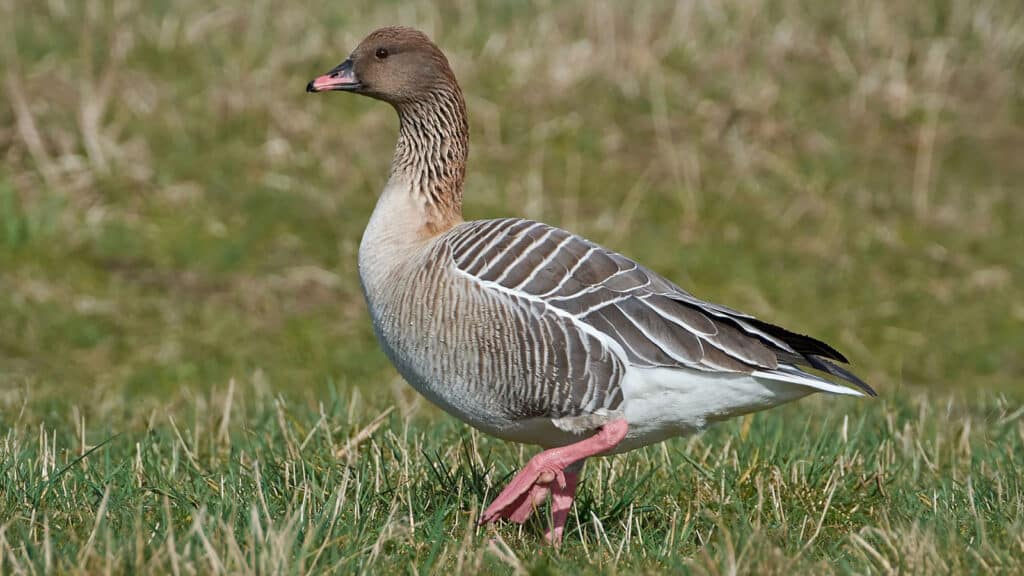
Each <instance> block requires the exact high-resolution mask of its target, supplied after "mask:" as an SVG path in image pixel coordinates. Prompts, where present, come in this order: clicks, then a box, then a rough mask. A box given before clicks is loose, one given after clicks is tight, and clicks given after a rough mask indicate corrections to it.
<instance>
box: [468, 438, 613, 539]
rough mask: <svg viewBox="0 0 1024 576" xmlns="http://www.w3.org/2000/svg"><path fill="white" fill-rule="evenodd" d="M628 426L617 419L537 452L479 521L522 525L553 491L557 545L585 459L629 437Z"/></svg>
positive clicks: (551, 535)
mask: <svg viewBox="0 0 1024 576" xmlns="http://www.w3.org/2000/svg"><path fill="white" fill-rule="evenodd" d="M628 429H629V425H628V424H627V423H626V421H625V420H615V421H613V422H609V423H608V424H605V425H604V426H602V427H601V429H600V430H599V431H598V432H597V434H595V435H593V436H591V437H590V438H587V439H585V440H581V441H579V442H576V443H575V444H570V445H568V446H562V447H560V448H551V449H550V450H545V451H543V452H541V453H540V454H537V455H536V456H534V457H533V458H531V459H530V461H529V462H528V463H527V464H526V466H525V467H523V469H522V470H520V471H519V473H518V474H516V475H515V477H514V478H512V481H511V482H509V484H508V486H506V487H505V489H504V490H502V491H501V494H499V495H498V497H497V498H495V499H494V501H493V502H491V505H490V506H488V507H487V510H485V511H484V513H483V516H481V517H480V524H487V523H489V522H494V521H495V520H498V519H499V518H505V519H508V520H512V521H513V522H517V523H519V524H522V523H523V522H525V521H526V519H527V518H528V517H529V516H530V513H531V512H533V509H534V508H535V507H537V506H538V505H540V504H542V503H543V502H544V500H545V499H546V498H547V496H548V494H551V495H552V507H551V512H552V528H551V530H549V531H548V534H547V538H548V540H549V541H550V542H551V543H553V544H557V543H558V542H559V541H560V540H561V537H562V532H563V530H564V529H565V521H566V520H567V519H568V517H569V508H570V507H572V501H573V498H574V497H575V495H576V484H577V482H578V481H579V472H580V470H581V469H582V467H583V461H584V460H586V459H587V458H589V457H591V456H594V455H597V454H601V453H603V452H607V451H609V450H611V449H612V448H614V447H615V446H617V445H618V444H619V442H621V441H622V439H623V438H625V437H626V432H627V431H628Z"/></svg>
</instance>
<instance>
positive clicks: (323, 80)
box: [306, 58, 362, 92]
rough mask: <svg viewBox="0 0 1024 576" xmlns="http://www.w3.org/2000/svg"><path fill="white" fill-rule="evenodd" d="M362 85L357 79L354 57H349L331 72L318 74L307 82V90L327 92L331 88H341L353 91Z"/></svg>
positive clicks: (345, 90)
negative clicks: (353, 64)
mask: <svg viewBox="0 0 1024 576" xmlns="http://www.w3.org/2000/svg"><path fill="white" fill-rule="evenodd" d="M361 87H362V85H361V84H360V83H359V80H357V79H356V74H355V71H353V70H352V59H351V58H348V59H346V60H345V61H344V62H342V63H341V64H338V65H337V66H335V67H334V68H333V69H331V71H330V72H328V73H327V74H324V75H323V76H317V77H316V78H314V79H313V80H312V81H311V82H310V83H309V84H306V92H327V91H330V90H341V91H344V92H351V91H353V90H358V89H359V88H361Z"/></svg>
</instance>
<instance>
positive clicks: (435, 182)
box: [391, 86, 469, 234]
mask: <svg viewBox="0 0 1024 576" xmlns="http://www.w3.org/2000/svg"><path fill="white" fill-rule="evenodd" d="M396 109H397V110H398V117H399V130H398V144H397V145H396V147H395V156H394V159H393V160H392V163H391V180H392V181H393V182H395V181H400V182H403V183H404V184H405V186H406V187H407V189H408V190H409V193H410V194H411V195H412V196H413V197H414V199H415V200H416V201H417V203H420V204H421V205H422V206H423V207H424V220H425V222H424V227H425V229H426V232H427V233H428V234H438V233H440V232H443V231H445V230H447V229H448V228H450V227H451V226H453V225H455V224H457V223H459V222H461V221H462V186H463V181H464V180H465V177H466V158H467V156H468V154H469V124H468V122H467V119H466V105H465V102H464V101H463V98H462V93H461V92H460V91H459V89H458V86H454V87H444V88H440V89H437V90H434V91H431V92H429V93H427V94H425V95H423V96H422V97H420V98H418V99H417V100H415V101H412V102H405V103H402V104H401V105H397V106H396Z"/></svg>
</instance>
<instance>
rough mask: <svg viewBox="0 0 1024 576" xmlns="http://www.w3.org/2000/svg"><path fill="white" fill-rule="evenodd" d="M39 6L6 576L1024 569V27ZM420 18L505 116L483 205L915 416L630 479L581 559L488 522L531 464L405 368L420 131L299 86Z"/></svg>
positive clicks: (982, 21) (11, 326) (4, 372)
mask: <svg viewBox="0 0 1024 576" xmlns="http://www.w3.org/2000/svg"><path fill="white" fill-rule="evenodd" d="M0 12H2V14H0V36H2V38H0V47H2V55H3V85H4V89H3V91H2V96H3V100H2V104H0V431H3V432H4V439H3V442H2V444H0V572H4V573H6V572H14V573H20V572H49V571H59V572H76V571H77V572H99V571H110V572H119V573H123V572H134V571H140V570H146V571H158V572H167V571H171V572H177V573H189V572H221V571H230V572H246V571H264V572H296V573H298V572H306V571H315V570H328V569H336V570H340V571H366V572H383V571H398V570H401V571H406V572H420V573H422V572H437V571H456V572H478V571H481V570H484V571H505V572H508V571H512V572H516V571H521V570H526V571H530V572H537V573H544V572H546V571H547V572H587V571H590V572H605V571H610V572H626V573H628V572H633V571H635V570H636V569H639V570H642V571H649V572H657V571H662V570H664V571H676V570H679V569H683V570H688V571H692V572H707V573H719V572H729V571H732V572H792V571H794V570H801V571H803V570H813V571H815V572H842V573H847V572H857V573H863V572H892V571H900V572H910V573H925V572H927V573H932V572H934V571H940V572H942V571H947V572H961V573H962V572H976V571H1002V572H1006V573H1014V572H1019V571H1020V570H1021V568H1022V566H1021V561H1020V558H1021V557H1024V542H1022V540H1021V536H1020V534H1021V533H1024V530H1022V515H1024V498H1022V495H1021V494H1022V490H1021V485H1020V480H1019V477H1020V471H1019V470H1020V461H1021V459H1022V458H1024V450H1022V438H1024V423H1022V417H1021V415H1022V412H1021V400H1022V399H1024V393H1022V389H1021V382H1022V381H1024V356H1022V355H1021V354H1020V351H1021V349H1024V329H1022V327H1024V290H1022V289H1021V286H1024V266H1021V262H1020V254H1021V253H1024V234H1021V233H1020V230H1021V229H1024V194H1022V193H1021V192H1022V190H1021V185H1020V182H1022V181H1024V164H1022V163H1021V162H1020V160H1019V159H1020V158H1021V157H1024V88H1022V87H1024V8H1022V7H1021V6H1020V5H1019V3H1017V2H1013V1H1011V0H983V1H981V2H973V1H972V2H968V1H967V0H945V1H938V0H929V1H927V2H903V3H891V2H884V1H882V0H861V1H858V2H853V3H847V4H846V5H844V6H842V7H839V6H832V5H828V4H819V3H814V2H800V1H783V0H726V1H724V2H716V3H687V2H682V3H678V4H676V3H668V2H649V3H643V4H641V5H638V6H629V7H627V6H625V5H620V4H616V3H605V2H596V3H582V2H580V3H550V2H544V1H541V0H536V1H535V2H532V3H512V2H507V3H483V2H478V1H476V0H452V1H448V2H443V3H441V4H439V5H434V4H430V3H421V2H414V3H409V4H404V3H392V2H368V1H365V0H356V1H354V2H346V3H332V4H330V5H328V6H323V5H321V3H317V2H307V1H298V2H282V1H278V0H264V1H261V2H255V3H250V2H242V1H241V0H225V1H220V2H213V1H212V0H162V1H161V0H123V1H118V2H105V1H102V0H89V1H86V2H67V1H66V0H48V1H47V2H35V3H25V2H17V1H16V0H0ZM396 22H400V23H407V24H414V25H416V26H419V27H421V28H424V29H426V30H427V31H428V32H429V33H430V34H431V35H432V36H433V37H434V38H435V39H437V40H438V42H439V43H440V44H441V45H442V47H444V49H445V50H446V51H447V53H448V54H449V56H450V58H451V60H452V64H453V66H454V68H455V70H456V72H457V74H458V76H459V78H460V81H461V83H462V85H463V88H464V89H465V91H466V95H467V101H468V105H469V110H470V114H471V131H472V139H471V164H470V168H469V179H468V182H467V189H466V212H467V216H468V217H479V218H484V217H491V216H499V215H510V214H517V215H525V216H528V217H533V218H539V219H543V220H545V221H547V222H550V223H553V224H558V225H562V226H564V227H566V228H569V229H572V230H574V231H577V232H580V233H582V234H584V235H585V236H587V237H589V238H591V239H594V240H596V241H598V242H601V243H603V244H605V245H608V246H610V247H613V248H615V249H617V250H619V251H621V252H623V253H625V254H627V255H632V256H636V257H638V258H639V259H640V260H642V261H644V262H645V263H646V264H648V265H649V266H651V267H652V268H654V269H656V270H658V271H660V272H662V273H664V274H665V275H667V276H668V277H670V278H673V279H674V280H676V281H678V282H679V283H680V284H682V285H683V286H685V287H688V288H690V289H692V290H693V291H694V292H695V293H697V294H698V295H700V296H703V297H707V298H709V299H712V300H714V301H717V302H721V303H723V304H727V305H730V306H733V307H736V308H739V309H742V310H745V311H749V312H752V313H755V314H758V315H759V316H762V317H764V318H765V319H768V320H772V321H776V322H778V323H780V324H783V325H786V326H789V327H792V328H794V329H797V330H799V331H802V332H807V333H811V334H814V335H817V336H820V337H822V338H823V339H825V340H827V341H829V342H832V343H834V344H835V345H836V346H837V347H838V348H839V349H841V350H843V351H844V352H846V353H847V355H848V356H850V357H851V359H852V360H853V362H854V365H855V368H856V370H857V371H858V373H860V374H861V375H862V376H864V377H865V378H866V379H867V380H868V381H869V382H870V383H871V384H872V385H874V386H875V387H876V388H877V389H878V390H879V391H880V393H881V396H882V398H881V400H880V401H873V402H859V403H858V402H850V401H846V400H836V401H832V400H831V399H811V400H808V401H804V402H801V403H798V404H796V405H794V406H789V407H785V408H783V409H779V410H775V411H772V412H769V413H765V414H759V415H756V416H754V417H752V418H748V419H744V420H741V421H737V422H732V423H728V424H724V425H720V426H718V427H717V428H715V429H714V430H712V431H711V432H709V433H708V434H705V435H703V436H700V437H698V438H691V439H684V440H677V441H673V442H670V443H667V444H666V445H664V446H659V447H655V448H651V449H648V450H645V451H642V452H640V453H636V454H631V455H627V456H623V457H616V458H614V459H611V460H607V461H602V462H595V463H593V464H594V465H591V466H589V468H588V471H587V474H586V476H585V478H586V479H585V484H584V487H583V493H582V496H581V501H580V502H579V503H578V506H577V508H576V516H575V517H574V518H573V519H572V520H571V521H570V530H571V532H570V534H569V535H568V536H567V544H566V546H565V548H564V549H563V550H562V551H559V552H557V553H555V552H551V551H547V550H545V551H541V552H538V548H539V546H538V541H539V534H540V532H542V526H541V525H540V524H531V525H527V526H526V527H525V528H524V529H522V530H519V529H518V528H516V527H511V526H501V527H499V528H497V529H493V528H488V529H477V528H475V527H473V526H472V522H471V521H472V519H473V517H474V516H473V515H474V512H475V511H478V510H479V509H480V506H481V504H482V503H483V502H484V501H485V500H486V498H487V496H489V495H493V492H494V489H495V487H496V486H497V485H498V484H500V482H501V480H502V478H503V477H504V476H505V475H506V474H507V473H508V472H510V471H511V470H512V469H513V468H514V467H515V466H516V465H517V464H520V463H522V462H524V461H525V458H526V457H528V456H529V450H527V449H522V448H520V447H518V446H510V445H505V444H503V443H500V442H497V441H492V440H489V439H487V438H484V437H479V436H476V435H475V434H473V433H472V432H471V431H470V430H468V429H467V428H466V427H464V426H463V425H461V424H459V423H457V422H455V421H454V420H452V419H450V418H448V417H446V416H444V415H442V414H440V413H439V412H438V411H437V410H436V409H434V408H432V407H430V406H429V405H427V404H426V403H425V402H423V401H422V400H420V399H419V398H418V397H417V396H416V395H415V393H413V392H412V391H411V390H410V389H409V388H408V387H407V386H406V385H405V384H403V383H401V382H400V380H398V378H397V376H396V375H395V373H394V371H393V369H392V368H391V367H390V366H389V364H388V362H387V360H386V358H385V357H384V356H383V354H382V353H381V352H380V351H379V349H378V347H377V345H376V343H375V342H374V341H373V336H372V332H371V330H370V328H369V324H368V321H367V317H366V313H365V309H364V306H363V303H362V297H361V294H360V290H359V285H358V279H357V278H356V276H355V274H354V269H355V250H356V246H357V245H358V240H359V237H360V233H361V231H362V228H363V226H364V225H365V222H366V219H367V217H368V214H369V211H370V210H371V209H372V206H373V203H374V201H375V197H376V193H377V191H378V190H379V189H380V188H381V187H382V185H383V182H384V179H385V177H386V174H387V165H388V162H389V161H390V150H391V146H392V145H393V139H394V136H395V131H396V129H395V124H396V122H395V120H394V118H393V112H392V111H391V110H389V109H388V108H387V107H386V106H383V105H380V104H379V103H375V102H370V101H368V100H363V99H357V98H351V97H348V98H346V97H344V96H338V95H334V96H337V97H332V96H330V95H329V96H322V97H310V96H307V95H306V94H304V93H303V90H302V89H303V87H304V86H305V83H306V82H307V81H308V80H309V79H310V78H311V77H313V76H314V75H317V74H319V73H322V72H323V71H324V70H326V69H328V68H329V67H331V66H333V65H334V64H336V63H337V62H338V61H340V59H341V58H342V57H343V56H344V55H345V54H347V52H348V51H349V50H350V49H351V47H352V46H354V44H355V43H356V42H357V41H358V40H359V39H360V38H361V37H362V36H363V35H364V34H365V33H366V32H368V31H369V30H371V29H372V28H374V27H376V26H378V25H382V24H387V23H396ZM231 383H233V384H231ZM229 391H230V392H229ZM392 406H395V407H397V409H395V410H394V411H392V412H387V411H388V410H389V409H390V408H391V407H392ZM385 413H387V414H386V415H385V416H381V417H380V419H377V417H378V416H379V415H381V414H385ZM346 446H349V447H348V448H346ZM86 454H88V456H85V455H86ZM83 456H84V457H83Z"/></svg>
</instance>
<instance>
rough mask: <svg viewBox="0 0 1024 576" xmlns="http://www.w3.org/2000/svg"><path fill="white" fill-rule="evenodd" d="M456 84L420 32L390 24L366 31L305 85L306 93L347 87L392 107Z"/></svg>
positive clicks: (445, 63) (435, 49)
mask: <svg viewBox="0 0 1024 576" xmlns="http://www.w3.org/2000/svg"><path fill="white" fill-rule="evenodd" d="M452 86H457V84H456V82H455V76H454V74H453V73H452V70H451V67H450V66H449V65H448V60H447V58H445V56H444V54H443V53H442V52H441V50H440V49H439V48H438V47H437V46H436V45H435V44H434V43H433V42H431V41H430V38H428V37H427V35H426V34H424V33H422V32H420V31H419V30H415V29H413V28H406V27H403V26H390V27H387V28H380V29H378V30H375V31H374V32H372V33H370V35H369V36H367V37H366V38H365V39H364V40H363V41H362V42H360V43H359V46H357V47H356V49H355V50H353V51H352V54H351V55H350V56H349V57H348V58H347V59H346V60H345V61H344V62H342V63H341V64H338V65H337V66H335V67H334V68H332V69H331V70H330V71H328V72H327V73H326V74H324V75H322V76H318V77H317V78H315V79H313V80H312V81H311V82H310V83H309V84H308V85H306V91H307V92H328V91H341V92H353V93H355V94H362V95H365V96H370V97H371V98H376V99H378V100H383V101H385V102H388V103H390V104H392V105H394V106H396V107H401V106H402V105H403V104H406V103H409V102H415V101H416V100H417V99H419V98H422V97H424V96H425V95H428V94H430V93H432V92H435V91H436V90H438V89H444V88H451V87H452Z"/></svg>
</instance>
